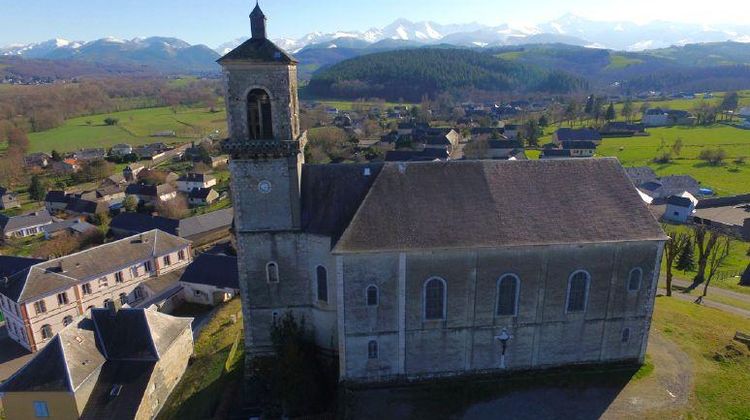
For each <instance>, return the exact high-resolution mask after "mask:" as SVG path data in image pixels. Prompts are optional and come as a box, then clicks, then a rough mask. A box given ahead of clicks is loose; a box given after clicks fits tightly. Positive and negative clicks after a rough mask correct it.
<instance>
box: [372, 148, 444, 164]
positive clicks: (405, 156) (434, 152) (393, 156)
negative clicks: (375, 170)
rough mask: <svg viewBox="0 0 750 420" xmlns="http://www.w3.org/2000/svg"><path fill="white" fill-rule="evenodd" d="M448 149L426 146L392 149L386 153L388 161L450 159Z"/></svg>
mask: <svg viewBox="0 0 750 420" xmlns="http://www.w3.org/2000/svg"><path fill="white" fill-rule="evenodd" d="M448 157H449V154H448V150H447V149H443V148H426V149H424V150H391V151H388V152H386V153H385V160H386V162H414V161H433V160H436V159H448Z"/></svg>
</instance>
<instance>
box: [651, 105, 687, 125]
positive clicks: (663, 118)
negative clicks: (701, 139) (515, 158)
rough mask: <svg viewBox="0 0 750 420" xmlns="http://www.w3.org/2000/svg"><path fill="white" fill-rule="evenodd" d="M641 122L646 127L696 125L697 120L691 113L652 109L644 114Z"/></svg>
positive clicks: (677, 110)
mask: <svg viewBox="0 0 750 420" xmlns="http://www.w3.org/2000/svg"><path fill="white" fill-rule="evenodd" d="M641 122H642V123H643V125H645V126H646V127H666V126H671V125H695V122H696V118H695V117H694V116H693V115H692V114H691V113H690V112H688V111H684V110H679V109H661V108H652V109H649V110H647V111H646V113H645V114H643V118H642V119H641Z"/></svg>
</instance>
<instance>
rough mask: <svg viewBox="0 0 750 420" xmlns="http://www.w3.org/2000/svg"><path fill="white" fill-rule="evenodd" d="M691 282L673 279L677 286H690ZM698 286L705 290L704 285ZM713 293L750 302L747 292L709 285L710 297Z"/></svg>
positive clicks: (674, 284)
mask: <svg viewBox="0 0 750 420" xmlns="http://www.w3.org/2000/svg"><path fill="white" fill-rule="evenodd" d="M691 284H693V282H691V281H687V280H680V279H672V286H677V287H681V288H688V287H690V285H691ZM698 288H699V289H700V290H701V291H702V290H703V285H700V286H698ZM748 290H749V291H750V288H748ZM711 295H720V296H724V297H728V298H732V299H736V300H741V301H743V302H747V303H748V304H750V294H746V293H739V292H733V291H731V290H726V289H721V288H719V287H710V286H709V288H708V297H710V296H711Z"/></svg>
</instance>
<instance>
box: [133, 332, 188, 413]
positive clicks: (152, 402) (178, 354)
mask: <svg viewBox="0 0 750 420" xmlns="http://www.w3.org/2000/svg"><path fill="white" fill-rule="evenodd" d="M192 355H193V331H192V330H191V329H190V328H186V329H185V330H184V331H183V332H182V334H181V335H180V336H179V337H178V338H177V339H176V340H175V341H174V342H173V343H172V345H171V346H170V347H169V349H168V350H167V351H166V352H164V354H161V355H160V360H159V362H158V363H157V364H156V367H155V368H154V371H153V373H152V374H151V379H150V380H149V383H148V385H147V387H146V392H145V393H144V395H143V400H141V405H140V407H138V412H137V413H136V417H135V418H136V420H150V419H153V418H156V415H157V414H159V411H160V410H161V408H162V407H163V406H164V402H165V401H166V400H167V398H168V397H169V394H171V393H172V390H173V389H174V388H175V386H177V383H178V382H180V379H181V378H182V375H183V374H184V373H185V369H187V365H188V361H189V360H190V356H192Z"/></svg>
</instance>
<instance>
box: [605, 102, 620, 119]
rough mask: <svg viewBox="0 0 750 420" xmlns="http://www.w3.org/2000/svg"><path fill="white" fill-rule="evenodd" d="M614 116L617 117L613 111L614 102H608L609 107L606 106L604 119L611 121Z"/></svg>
mask: <svg viewBox="0 0 750 420" xmlns="http://www.w3.org/2000/svg"><path fill="white" fill-rule="evenodd" d="M615 118H617V114H616V113H615V104H614V103H612V102H610V103H609V108H607V113H606V114H605V115H604V119H605V120H607V121H612V120H614V119H615Z"/></svg>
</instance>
